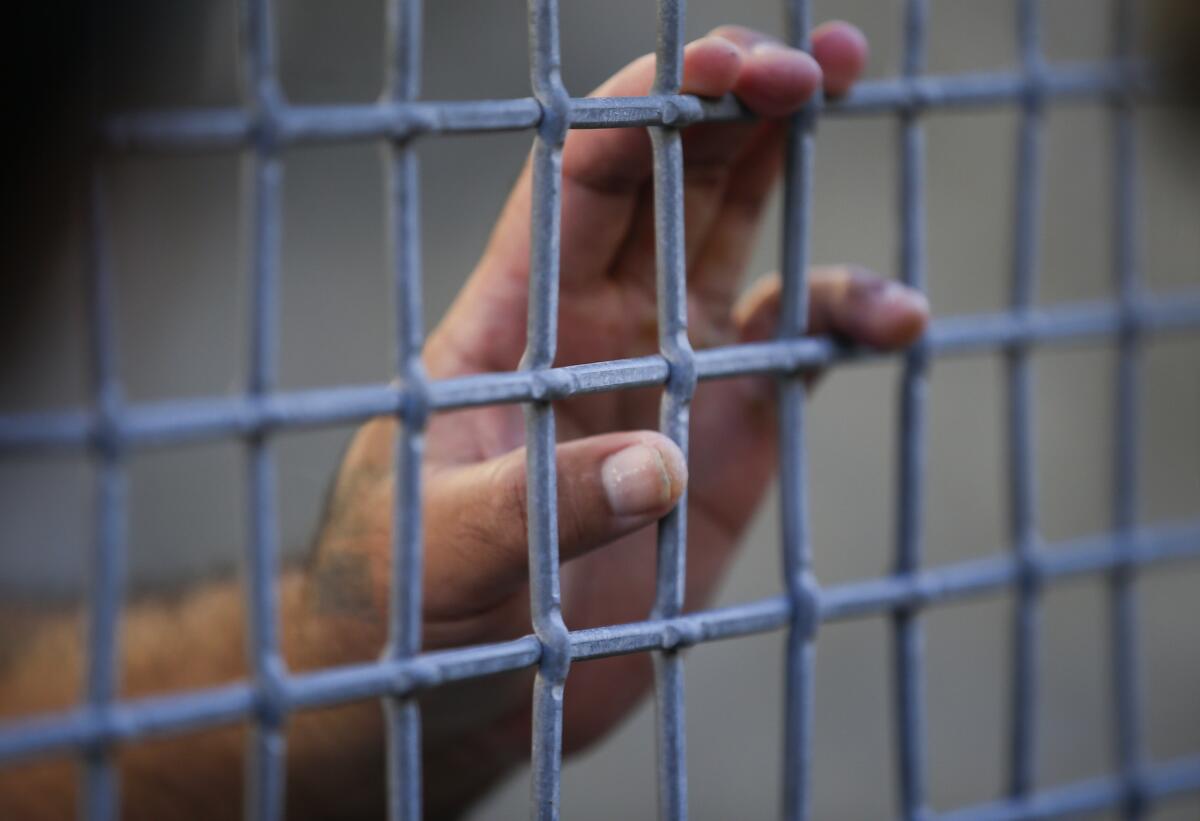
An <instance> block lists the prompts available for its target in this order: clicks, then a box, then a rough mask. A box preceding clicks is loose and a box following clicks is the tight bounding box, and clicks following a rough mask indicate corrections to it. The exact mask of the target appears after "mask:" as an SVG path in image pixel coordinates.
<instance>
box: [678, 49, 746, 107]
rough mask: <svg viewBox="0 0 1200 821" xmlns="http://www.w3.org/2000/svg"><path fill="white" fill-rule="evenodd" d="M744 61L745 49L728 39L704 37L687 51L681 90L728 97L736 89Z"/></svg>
mask: <svg viewBox="0 0 1200 821" xmlns="http://www.w3.org/2000/svg"><path fill="white" fill-rule="evenodd" d="M742 62H743V58H742V51H741V49H739V48H738V47H737V46H736V45H735V44H734V43H732V42H730V41H729V40H728V39H726V38H724V37H717V36H713V35H709V36H707V37H701V38H700V39H699V40H695V41H693V42H691V43H689V44H688V46H687V48H686V49H685V50H684V54H683V84H682V89H681V90H682V91H683V92H684V93H685V94H697V95H699V96H701V97H721V96H724V95H725V94H728V93H729V92H730V91H731V90H732V89H733V85H734V83H735V82H736V81H737V77H738V74H739V73H740V72H741V69H742Z"/></svg>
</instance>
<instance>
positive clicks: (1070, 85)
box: [101, 61, 1151, 152]
mask: <svg viewBox="0 0 1200 821" xmlns="http://www.w3.org/2000/svg"><path fill="white" fill-rule="evenodd" d="M1148 75H1149V72H1148V71H1147V69H1146V68H1145V67H1144V66H1143V65H1142V64H1140V63H1136V62H1128V63H1124V62H1117V61H1108V62H1095V63H1080V64H1064V65H1059V66H1054V67H1049V68H1047V69H1046V70H1045V71H1044V72H1043V73H1041V74H1040V75H1037V76H1027V75H1025V74H1023V73H1020V72H1015V71H1014V72H992V73H968V74H955V75H946V76H925V77H917V78H912V79H904V78H898V79H890V80H876V81H867V82H862V83H859V84H858V85H857V86H855V88H854V90H853V91H851V92H850V93H849V94H847V95H846V96H845V97H844V98H842V99H840V100H837V101H832V102H828V103H826V104H825V105H824V106H823V107H822V109H821V111H822V113H823V114H824V115H825V116H838V115H860V116H861V115H874V114H889V113H894V112H897V111H903V110H907V109H915V108H919V109H941V108H945V109H956V108H978V107H981V106H993V105H1003V104H1006V103H1011V102H1013V101H1015V100H1019V99H1021V98H1023V97H1026V96H1029V95H1036V96H1039V97H1045V98H1053V99H1056V100H1059V101H1064V102H1066V101H1072V100H1074V101H1079V100H1090V99H1105V98H1108V97H1111V96H1112V95H1115V94H1122V93H1138V94H1146V93H1148V92H1149V91H1150V90H1151V83H1150V82H1149V77H1148ZM259 116H260V117H265V118H266V119H265V120H262V119H256V118H255V116H254V115H253V114H252V113H251V112H249V111H246V110H243V109H240V108H216V109H208V110H195V109H187V110H165V111H149V112H129V113H124V114H118V115H115V116H113V117H111V118H110V119H109V120H108V122H107V123H106V124H105V127H104V129H103V132H102V134H101V139H102V142H103V143H104V144H105V145H106V146H107V147H108V148H110V149H112V150H116V151H133V150H137V151H168V152H170V151H205V150H218V149H237V148H240V147H243V146H245V145H247V144H249V142H250V140H251V138H252V136H253V135H254V133H255V132H256V131H257V130H259V129H261V128H265V129H268V130H269V131H270V132H271V136H272V138H273V139H275V140H278V141H279V142H280V143H281V144H282V145H304V144H314V143H337V142H348V141H356V140H370V139H378V138H388V139H407V138H410V137H414V136H420V135H424V134H469V133H479V132H490V131H521V130H529V129H532V128H536V127H537V126H538V124H539V123H540V122H541V118H542V110H541V106H540V105H539V104H538V102H537V100H535V99H534V98H532V97H523V98H517V99H508V100H447V101H418V102H381V103H363V104H360V105H346V104H339V105H288V104H284V103H280V104H278V105H275V106H272V107H271V109H269V110H267V111H264V112H260V115H259ZM747 116H748V115H747V112H746V110H745V109H744V108H743V107H742V106H741V105H740V104H739V103H738V102H737V100H735V99H734V98H733V97H725V98H723V99H720V100H705V99H701V98H699V97H695V96H692V95H687V94H670V95H649V96H645V97H583V98H574V99H572V100H571V101H570V127H571V128H633V127H644V126H655V125H667V126H684V125H690V124H692V123H698V122H719V121H726V120H736V119H743V118H745V117H747Z"/></svg>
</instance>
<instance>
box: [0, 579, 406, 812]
mask: <svg viewBox="0 0 1200 821" xmlns="http://www.w3.org/2000/svg"><path fill="white" fill-rule="evenodd" d="M311 581H312V579H311V578H310V577H309V576H308V575H307V574H304V573H301V572H300V571H289V572H286V573H284V574H283V575H282V576H281V579H280V589H279V593H280V614H279V619H280V628H281V641H282V644H283V651H284V656H285V659H286V661H287V662H288V665H289V667H290V668H291V669H292V670H293V671H299V670H307V669H313V668H317V667H322V666H328V665H331V664H339V663H345V662H349V661H353V660H356V659H355V658H353V656H354V655H355V653H356V652H357V648H355V647H354V646H352V645H347V644H346V643H345V642H344V641H343V642H340V643H338V642H337V641H336V639H337V637H338V633H339V631H337V630H336V619H334V620H332V621H331V620H330V619H322V618H319V614H318V612H317V610H318V608H316V607H314V597H315V594H314V590H313V587H314V586H313V585H312V584H311ZM0 620H2V622H3V626H4V629H3V635H2V637H0V638H2V640H3V646H2V647H0V718H2V719H4V720H11V719H16V718H26V717H29V716H34V715H39V714H46V713H54V712H61V711H64V710H69V709H71V708H73V707H74V706H76V705H77V704H78V703H79V700H80V698H79V697H80V693H81V688H82V682H83V681H84V678H85V669H86V664H87V650H86V647H85V646H84V641H83V635H84V630H83V619H82V618H81V615H80V614H79V613H78V612H65V611H64V612H59V613H53V614H51V613H46V612H34V611H31V610H23V611H17V610H15V609H12V608H10V609H9V610H8V611H6V612H3V613H0ZM331 626H333V627H335V629H334V630H331V629H330V628H331ZM245 630H246V628H245V606H244V595H243V592H242V589H241V586H240V585H239V584H237V583H236V582H233V581H230V582H224V583H215V584H211V585H207V586H204V587H202V588H198V589H196V590H194V591H191V592H188V593H186V594H184V595H182V596H178V597H173V598H170V599H167V598H147V599H144V600H140V601H138V602H137V603H135V604H132V605H131V606H129V607H127V608H126V610H125V613H124V617H123V619H122V625H121V636H120V639H121V641H120V646H121V659H120V662H121V663H120V679H121V687H120V698H121V699H137V698H142V697H147V696H162V695H168V694H171V693H176V692H183V691H191V690H196V689H201V688H205V687H213V686H218V685H221V684H227V683H230V682H234V681H239V680H245V679H246V678H247V676H248V669H249V665H248V663H247V660H246V653H245ZM343 638H344V636H343ZM364 660H365V659H364ZM378 725H379V716H378V707H377V705H375V704H363V705H355V706H350V707H345V708H340V709H337V710H325V711H317V712H313V713H309V714H305V715H303V716H297V717H295V718H293V719H292V720H291V721H289V725H288V728H287V729H288V763H289V776H290V777H289V781H290V782H291V783H292V784H293V785H295V786H296V789H295V791H296V792H298V793H299V794H300V795H302V796H304V797H305V798H306V799H309V800H306V801H303V802H301V801H297V802H293V803H295V804H296V806H293V807H291V808H290V809H291V811H290V812H289V817H295V816H301V817H302V816H303V815H304V814H305V813H304V810H305V804H310V805H311V806H314V807H316V806H321V805H324V804H325V799H326V796H325V795H322V794H321V793H323V792H326V791H327V789H337V790H339V791H342V790H344V791H345V794H347V795H350V794H351V793H350V789H351V787H350V785H349V784H346V783H345V782H344V781H343V782H341V783H339V780H338V778H339V773H338V770H341V769H349V766H348V765H349V764H350V763H351V762H364V761H366V760H368V759H371V758H375V757H380V756H381V755H382V753H381V748H382V742H381V737H380V729H379V727H378ZM244 749H245V729H244V726H232V727H224V728H217V729H213V730H206V731H203V732H199V733H193V734H188V735H185V736H181V737H178V738H171V739H164V740H154V741H148V742H144V743H135V744H131V745H129V746H127V747H124V748H120V749H118V750H117V751H116V753H115V755H116V761H117V762H118V765H119V769H120V773H121V794H122V807H123V817H127V818H161V817H165V816H164V813H165V814H166V815H170V816H178V815H179V813H180V811H181V808H183V807H186V808H187V811H188V813H189V814H194V815H195V817H198V818H199V817H205V818H220V817H234V816H237V815H239V814H240V811H241V788H242V777H243V756H244ZM381 772H382V769H379V770H376V771H375V773H381ZM372 774H374V773H372ZM363 777H364V774H363V773H362V772H361V770H360V771H359V772H358V775H357V778H359V779H362V778H363ZM376 780H380V781H381V780H382V779H379V778H378V777H377V778H376ZM77 787H78V778H77V776H76V767H75V765H74V762H73V761H72V760H70V759H63V760H55V761H48V762H44V763H39V764H36V765H30V766H20V767H17V768H6V769H4V770H0V817H3V818H17V817H20V818H62V817H68V816H69V815H71V814H72V807H73V804H74V802H75V800H76V792H77ZM351 803H353V802H351Z"/></svg>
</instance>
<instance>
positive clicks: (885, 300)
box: [859, 279, 929, 308]
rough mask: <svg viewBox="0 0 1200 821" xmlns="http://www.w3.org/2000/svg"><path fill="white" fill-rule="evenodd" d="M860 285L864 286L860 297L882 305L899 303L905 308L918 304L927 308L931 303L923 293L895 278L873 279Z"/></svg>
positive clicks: (898, 304) (887, 305) (888, 305)
mask: <svg viewBox="0 0 1200 821" xmlns="http://www.w3.org/2000/svg"><path fill="white" fill-rule="evenodd" d="M860 287H861V288H862V290H861V291H860V292H859V297H860V298H862V299H866V300H869V301H871V302H874V303H875V304H876V305H879V306H882V307H891V306H893V305H897V306H903V307H905V308H909V307H917V306H920V307H922V308H925V307H928V304H929V303H928V302H927V301H926V299H925V295H924V294H923V293H921V292H920V291H918V290H916V289H914V288H909V287H908V286H907V285H904V284H902V283H899V282H896V281H895V280H893V279H872V280H870V281H869V282H866V283H865V284H863V285H862V286H860Z"/></svg>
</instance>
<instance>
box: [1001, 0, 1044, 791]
mask: <svg viewBox="0 0 1200 821" xmlns="http://www.w3.org/2000/svg"><path fill="white" fill-rule="evenodd" d="M1039 2H1040V0H1020V1H1019V2H1018V4H1017V27H1016V28H1017V40H1018V44H1019V46H1020V51H1021V65H1022V69H1023V71H1024V74H1025V76H1026V78H1028V79H1030V80H1033V81H1034V83H1033V88H1034V89H1035V90H1033V91H1030V92H1029V93H1027V94H1026V96H1025V97H1024V99H1023V100H1022V108H1021V121H1020V126H1019V135H1018V147H1017V189H1016V199H1015V213H1014V226H1015V235H1014V241H1013V271H1012V293H1011V305H1012V309H1013V312H1014V313H1016V314H1025V313H1027V312H1028V311H1029V310H1030V309H1031V308H1032V306H1033V301H1034V299H1035V297H1036V289H1037V282H1036V276H1037V259H1038V248H1039V229H1038V226H1039V224H1040V221H1041V190H1040V186H1041V170H1042V121H1043V95H1042V94H1041V92H1040V91H1039V90H1036V87H1037V82H1036V81H1037V80H1038V79H1039V78H1040V75H1041V68H1042V63H1041V50H1040V42H1039V41H1040V31H1039V19H1038V4H1039ZM1029 354H1030V351H1029V348H1028V346H1026V345H1025V344H1023V343H1019V344H1017V345H1016V346H1014V347H1012V348H1010V349H1009V351H1008V423H1009V470H1008V475H1009V507H1010V511H1009V523H1010V525H1009V526H1010V531H1011V537H1012V544H1013V551H1014V553H1015V554H1016V559H1017V562H1018V566H1019V567H1020V574H1019V580H1018V586H1017V591H1016V592H1017V600H1016V602H1015V607H1014V612H1013V645H1012V648H1013V689H1012V694H1011V698H1012V705H1011V716H1010V721H1011V726H1010V737H1009V786H1008V790H1009V794H1010V795H1011V796H1012V797H1013V798H1017V799H1027V798H1029V796H1030V794H1031V793H1032V791H1033V789H1034V781H1035V778H1036V772H1037V767H1036V761H1037V758H1036V756H1037V735H1036V726H1037V675H1038V673H1037V669H1038V639H1037V635H1038V625H1039V623H1040V607H1039V600H1040V590H1039V587H1040V584H1039V578H1038V574H1037V558H1038V549H1039V537H1038V526H1037V481H1036V467H1035V464H1034V430H1033V428H1034V420H1033V386H1034V385H1033V383H1034V373H1033V368H1032V363H1031V361H1030V356H1029Z"/></svg>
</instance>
